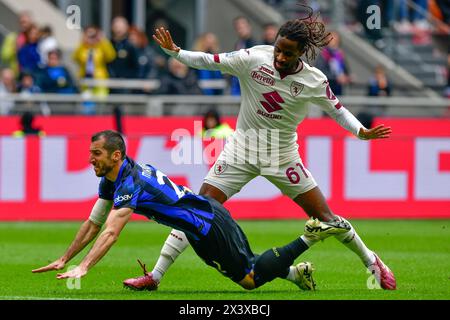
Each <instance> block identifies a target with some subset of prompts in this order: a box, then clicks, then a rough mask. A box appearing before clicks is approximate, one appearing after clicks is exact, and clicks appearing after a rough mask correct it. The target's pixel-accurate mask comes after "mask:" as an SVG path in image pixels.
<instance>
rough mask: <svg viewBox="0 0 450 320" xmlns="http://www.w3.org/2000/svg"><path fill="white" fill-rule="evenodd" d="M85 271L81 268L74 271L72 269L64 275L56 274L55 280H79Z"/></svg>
mask: <svg viewBox="0 0 450 320" xmlns="http://www.w3.org/2000/svg"><path fill="white" fill-rule="evenodd" d="M87 272H88V271H87V269H85V268H81V267H80V266H78V267H76V268H75V269H72V270H70V271H67V272H64V273H58V274H57V275H56V278H57V279H60V280H61V279H67V278H81V277H83V276H84V275H86V273H87Z"/></svg>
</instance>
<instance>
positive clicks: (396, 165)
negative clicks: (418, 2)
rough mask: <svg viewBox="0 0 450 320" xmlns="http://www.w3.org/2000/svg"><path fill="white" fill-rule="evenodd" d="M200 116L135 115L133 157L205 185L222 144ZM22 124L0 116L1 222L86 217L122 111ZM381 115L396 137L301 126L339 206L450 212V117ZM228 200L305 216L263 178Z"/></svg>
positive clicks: (312, 164)
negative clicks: (95, 145) (108, 135)
mask: <svg viewBox="0 0 450 320" xmlns="http://www.w3.org/2000/svg"><path fill="white" fill-rule="evenodd" d="M200 120H201V119H200V118H195V117H167V118H147V117H126V118H125V119H124V130H125V132H126V133H127V135H126V139H127V147H128V155H129V156H130V157H132V158H134V159H135V160H136V161H137V162H141V163H150V164H152V165H153V166H155V167H157V168H158V169H160V170H161V171H162V172H164V173H165V174H167V175H168V176H169V177H170V178H171V179H172V180H173V181H174V182H176V183H178V184H183V185H186V186H188V187H190V188H191V189H192V190H194V191H198V190H199V188H200V186H201V184H202V182H203V178H204V177H205V176H206V174H207V172H208V170H209V168H210V167H211V164H212V162H213V161H214V159H215V158H216V157H217V156H218V153H219V150H220V148H221V147H223V141H218V140H213V141H202V140H201V138H199V136H198V135H197V134H196V132H198V130H199V129H200V128H201V123H200ZM224 121H226V122H228V123H229V124H230V125H231V126H232V127H234V126H235V123H236V119H235V118H224ZM18 123H19V118H18V117H0V220H3V221H13V220H14V221H15V220H26V221H34V220H81V219H86V218H87V217H88V215H89V213H90V211H91V209H92V205H93V204H94V202H95V199H96V195H97V188H98V181H99V179H98V178H97V177H96V176H95V174H94V172H93V170H92V168H91V166H90V164H89V163H88V157H89V145H90V136H91V135H92V134H93V133H95V132H97V131H100V130H105V129H111V128H114V122H113V118H112V117H109V116H97V117H73V116H70V117H69V116H67V117H66V116H61V117H59V116H53V117H47V118H45V117H38V118H37V119H36V125H37V126H41V127H42V128H43V129H44V130H45V132H46V136H45V137H43V138H38V137H31V136H29V137H27V138H14V137H13V136H12V132H13V131H15V130H17V129H18ZM376 123H384V124H386V125H389V126H391V127H392V129H393V135H392V138H391V139H387V140H378V141H361V140H358V139H356V138H354V137H352V136H351V135H350V134H349V133H348V132H346V131H345V130H344V129H342V128H341V127H340V126H339V125H338V124H337V123H336V122H334V121H333V120H331V119H307V120H305V121H304V122H303V123H302V124H301V126H300V127H299V130H298V136H299V139H298V143H299V146H300V147H299V153H300V155H301V157H302V159H303V161H304V164H305V165H306V166H307V168H308V169H309V170H310V171H311V173H312V174H313V176H314V177H315V179H316V180H317V182H318V184H319V187H320V188H321V190H322V192H323V193H324V195H325V196H326V198H327V200H328V203H329V205H330V207H331V209H332V210H333V211H334V212H335V213H337V214H340V215H342V216H343V217H348V218H450V120H439V119H378V120H377V121H376ZM180 137H184V138H183V139H181V138H180ZM180 147H182V148H184V149H183V152H182V153H180ZM211 150H215V151H216V152H214V151H213V152H211ZM180 154H182V156H181V157H180ZM174 159H177V160H176V161H174ZM180 159H181V160H183V161H180ZM225 206H226V207H227V208H228V209H229V210H230V212H231V213H232V215H233V216H234V217H235V218H238V219H254V218H255V219H274V218H276V219H289V218H306V215H305V213H304V212H303V211H302V210H301V209H300V208H299V207H298V206H297V205H296V204H295V203H294V202H293V201H292V200H290V199H289V198H287V197H285V196H282V195H281V193H280V191H279V190H278V189H277V188H276V187H275V186H274V185H272V184H271V183H270V182H268V181H267V180H266V179H265V178H263V177H258V178H255V179H254V180H252V181H251V182H250V183H248V184H247V185H246V186H245V187H244V188H243V189H242V190H241V192H239V193H238V194H236V195H235V196H234V197H233V198H231V199H230V200H229V201H227V202H226V203H225ZM136 218H137V219H140V218H139V217H138V216H137V215H136Z"/></svg>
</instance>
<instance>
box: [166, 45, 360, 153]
mask: <svg viewBox="0 0 450 320" xmlns="http://www.w3.org/2000/svg"><path fill="white" fill-rule="evenodd" d="M165 52H167V53H168V54H170V55H171V56H174V57H175V58H177V59H178V60H180V61H181V62H183V63H185V64H187V65H188V66H190V67H193V68H197V69H208V70H220V71H222V72H223V73H228V74H231V75H234V76H236V77H238V78H239V82H240V85H241V99H242V100H241V108H240V111H239V116H238V121H237V127H236V129H237V130H236V132H235V133H234V136H233V137H234V140H235V141H236V142H237V143H238V145H240V146H243V147H244V148H246V149H247V148H248V141H247V143H246V141H245V135H244V134H245V133H247V134H248V132H249V130H250V131H251V130H256V134H258V138H259V140H260V141H259V143H260V148H261V146H262V147H263V148H264V146H266V147H267V150H270V149H271V148H274V147H277V148H278V151H279V152H280V153H281V154H283V153H284V152H292V151H293V150H297V149H298V146H297V127H298V125H299V124H300V123H301V122H302V121H303V119H304V118H305V117H306V115H307V112H308V103H312V104H315V105H318V106H320V107H321V108H322V110H324V111H325V112H327V113H328V114H329V115H330V116H331V117H332V118H334V119H335V120H336V121H337V122H339V124H341V126H343V127H344V128H346V129H347V130H349V131H350V132H352V133H353V134H354V135H357V134H358V132H359V130H360V128H361V127H363V126H362V124H361V123H360V122H359V121H358V120H357V119H356V118H355V117H354V116H353V115H352V114H351V113H350V112H349V111H348V110H347V109H346V108H344V107H343V106H342V105H341V103H340V102H339V100H338V99H337V98H336V97H335V96H334V94H333V92H332V91H331V89H330V87H329V84H328V80H327V78H326V76H325V75H324V74H323V73H322V72H321V71H320V70H319V69H317V68H314V67H312V66H310V65H308V64H307V63H305V62H302V63H301V65H300V68H299V70H298V71H297V72H296V73H293V74H280V73H279V72H278V71H277V70H276V69H275V67H274V66H273V62H274V47H273V46H267V45H261V46H255V47H252V48H249V49H242V50H239V51H235V52H230V53H221V54H215V55H212V54H206V53H202V52H191V51H185V50H180V51H179V52H178V53H176V52H173V51H168V50H165ZM264 130H265V131H270V132H276V134H275V135H271V134H269V135H265V133H264V132H265V131H264ZM261 132H263V134H261ZM277 135H278V138H279V141H276V140H277V139H276V136H277ZM264 136H267V141H263V140H264ZM274 137H275V141H274ZM261 139H262V140H261Z"/></svg>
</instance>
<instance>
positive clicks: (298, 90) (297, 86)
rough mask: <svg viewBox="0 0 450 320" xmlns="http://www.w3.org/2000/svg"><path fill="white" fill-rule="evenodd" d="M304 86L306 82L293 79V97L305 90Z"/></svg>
mask: <svg viewBox="0 0 450 320" xmlns="http://www.w3.org/2000/svg"><path fill="white" fill-rule="evenodd" d="M304 87H305V85H304V84H301V83H300V82H297V81H292V83H291V95H292V96H293V97H296V96H298V95H299V94H300V93H301V92H302V91H303V88H304Z"/></svg>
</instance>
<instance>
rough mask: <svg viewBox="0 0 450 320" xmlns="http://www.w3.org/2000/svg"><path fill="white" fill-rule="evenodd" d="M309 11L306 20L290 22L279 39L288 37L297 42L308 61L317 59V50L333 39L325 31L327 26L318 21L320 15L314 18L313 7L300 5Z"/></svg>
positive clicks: (281, 29) (283, 26)
mask: <svg viewBox="0 0 450 320" xmlns="http://www.w3.org/2000/svg"><path fill="white" fill-rule="evenodd" d="M299 5H300V6H302V7H305V8H307V10H308V11H309V13H308V16H307V17H306V18H301V19H300V18H299V19H293V20H289V21H288V22H286V23H285V24H283V25H282V26H281V27H280V29H279V30H278V34H277V38H278V36H280V37H286V38H287V39H289V40H292V41H297V42H298V45H299V47H298V48H299V50H300V51H301V52H304V53H305V55H306V59H307V60H308V61H310V60H311V61H313V60H314V59H315V58H316V51H315V50H316V49H321V48H322V47H325V46H326V45H327V44H328V43H329V42H330V41H331V39H332V38H330V35H331V34H330V32H327V31H326V30H325V24H323V23H322V22H320V21H317V17H318V15H317V16H316V17H315V18H313V13H314V10H313V9H312V8H311V7H308V6H305V5H302V4H299Z"/></svg>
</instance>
